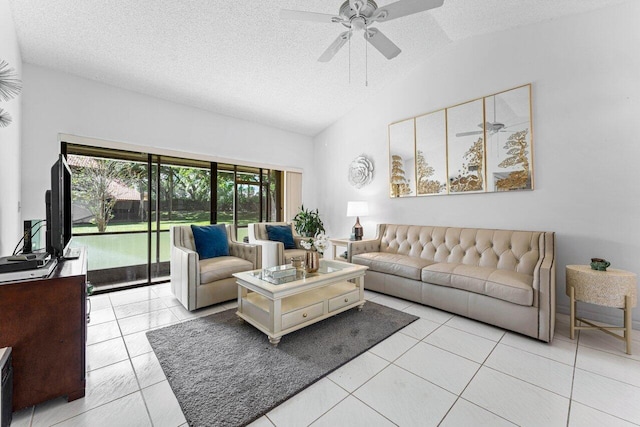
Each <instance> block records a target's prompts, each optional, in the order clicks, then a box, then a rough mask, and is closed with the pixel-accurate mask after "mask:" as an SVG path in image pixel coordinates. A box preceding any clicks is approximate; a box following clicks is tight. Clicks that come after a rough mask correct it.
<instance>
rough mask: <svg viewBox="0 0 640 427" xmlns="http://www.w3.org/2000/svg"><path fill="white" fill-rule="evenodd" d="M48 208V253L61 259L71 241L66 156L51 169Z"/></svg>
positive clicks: (59, 158)
mask: <svg viewBox="0 0 640 427" xmlns="http://www.w3.org/2000/svg"><path fill="white" fill-rule="evenodd" d="M45 203H46V207H47V212H46V213H47V236H46V242H47V252H48V253H50V254H51V256H52V257H57V258H61V257H63V256H64V251H65V248H66V247H67V245H68V244H69V241H70V240H71V169H70V168H69V164H67V160H66V159H65V158H64V155H62V154H60V156H59V157H58V160H57V161H56V162H55V163H54V164H53V166H52V167H51V190H47V192H46V194H45Z"/></svg>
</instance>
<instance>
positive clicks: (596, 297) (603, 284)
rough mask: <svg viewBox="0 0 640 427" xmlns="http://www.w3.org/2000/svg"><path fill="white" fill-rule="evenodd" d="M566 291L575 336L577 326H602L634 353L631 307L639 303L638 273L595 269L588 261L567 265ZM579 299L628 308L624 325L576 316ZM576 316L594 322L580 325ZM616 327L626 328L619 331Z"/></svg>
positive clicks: (571, 328) (571, 330)
mask: <svg viewBox="0 0 640 427" xmlns="http://www.w3.org/2000/svg"><path fill="white" fill-rule="evenodd" d="M566 274H567V287H566V292H567V295H568V296H569V298H570V299H571V302H570V310H571V319H570V322H571V323H570V337H571V339H574V338H575V331H576V329H599V330H601V331H602V332H606V333H607V334H609V335H612V336H614V337H616V338H618V339H621V340H623V341H624V342H625V343H626V350H627V354H631V309H632V308H633V307H635V306H636V305H637V302H638V296H637V280H636V275H635V274H634V273H631V272H629V271H624V270H616V269H614V268H610V269H608V270H607V271H598V270H592V269H591V267H590V266H588V265H567V270H566ZM576 301H582V302H586V303H591V304H597V305H602V306H605V307H615V308H620V309H622V310H623V311H624V326H623V327H613V326H611V327H609V326H606V327H605V326H599V325H596V324H594V323H591V322H589V321H588V320H584V319H582V318H579V317H577V316H576ZM576 320H578V321H580V322H582V323H585V324H587V325H590V326H576ZM612 330H622V331H623V335H618V334H616V333H614V332H611V331H612Z"/></svg>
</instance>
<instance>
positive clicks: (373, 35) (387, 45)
mask: <svg viewBox="0 0 640 427" xmlns="http://www.w3.org/2000/svg"><path fill="white" fill-rule="evenodd" d="M364 36H365V37H364V38H365V39H366V40H367V41H368V42H369V43H371V46H373V47H375V48H376V49H378V51H379V52H380V53H381V54H383V55H384V56H385V57H386V58H387V59H393V58H395V57H396V56H398V55H399V54H400V52H402V51H401V50H400V48H399V47H398V46H396V45H395V43H393V42H392V41H391V40H389V39H388V38H387V36H385V35H384V34H382V32H381V31H380V30H378V29H377V28H369V29H368V30H367V31H366V32H365V33H364Z"/></svg>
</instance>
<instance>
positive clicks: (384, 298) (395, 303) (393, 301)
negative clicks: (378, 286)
mask: <svg viewBox="0 0 640 427" xmlns="http://www.w3.org/2000/svg"><path fill="white" fill-rule="evenodd" d="M373 302H375V303H376V304H380V305H386V306H387V307H391V308H394V309H396V310H401V311H402V310H404V309H405V308H407V307H409V306H410V305H412V304H413V303H412V302H410V301H407V300H404V299H401V298H396V297H392V296H389V295H380V296H378V297H377V298H376V299H375V301H373Z"/></svg>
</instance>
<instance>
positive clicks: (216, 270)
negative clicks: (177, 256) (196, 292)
mask: <svg viewBox="0 0 640 427" xmlns="http://www.w3.org/2000/svg"><path fill="white" fill-rule="evenodd" d="M248 270H253V263H251V262H250V261H247V260H244V259H242V258H237V257H234V256H221V257H216V258H209V259H205V260H200V284H201V285H204V284H207V283H211V282H215V281H217V280H222V279H228V278H230V277H233V276H232V274H233V273H241V272H243V271H248Z"/></svg>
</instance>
